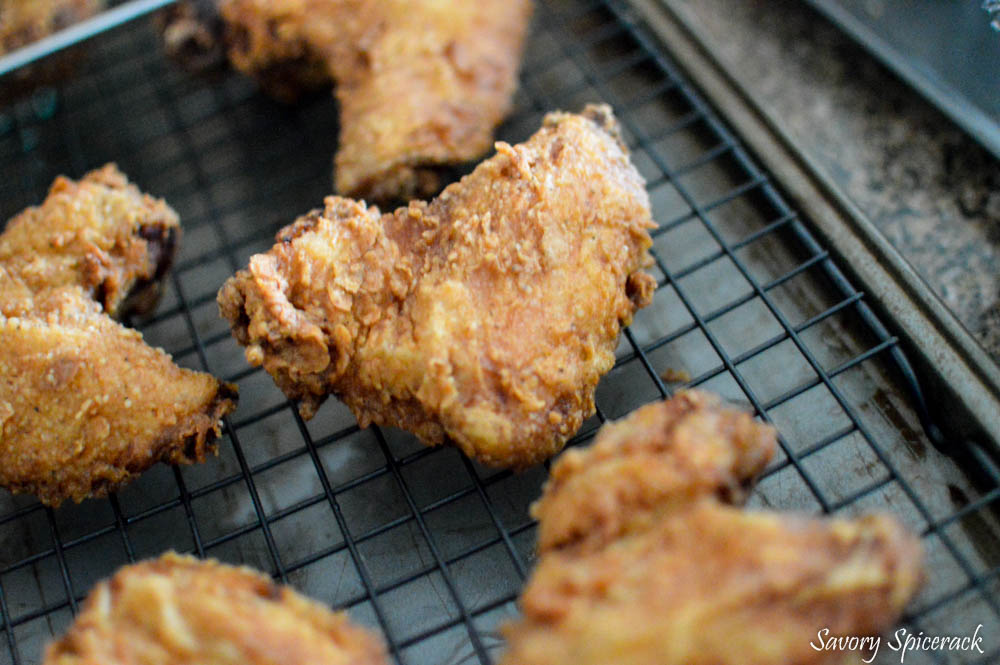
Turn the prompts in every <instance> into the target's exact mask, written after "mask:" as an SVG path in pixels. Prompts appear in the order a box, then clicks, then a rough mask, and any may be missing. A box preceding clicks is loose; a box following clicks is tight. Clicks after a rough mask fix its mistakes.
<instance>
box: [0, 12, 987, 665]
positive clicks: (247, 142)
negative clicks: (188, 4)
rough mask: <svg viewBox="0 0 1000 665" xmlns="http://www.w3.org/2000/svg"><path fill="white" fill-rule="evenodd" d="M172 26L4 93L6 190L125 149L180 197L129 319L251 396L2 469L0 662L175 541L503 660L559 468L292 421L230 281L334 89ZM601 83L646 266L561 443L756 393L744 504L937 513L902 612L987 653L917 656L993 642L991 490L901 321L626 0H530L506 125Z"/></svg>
mask: <svg viewBox="0 0 1000 665" xmlns="http://www.w3.org/2000/svg"><path fill="white" fill-rule="evenodd" d="M157 43H158V37H157V35H156V31H155V29H154V27H153V24H152V22H151V21H150V20H149V19H148V18H140V19H137V20H135V21H132V22H129V23H127V24H125V25H122V26H120V27H117V28H115V29H113V30H109V31H107V32H105V33H102V34H101V35H100V36H99V37H98V38H96V39H94V40H92V41H90V42H88V43H87V45H86V51H87V58H86V60H85V61H84V62H82V63H80V71H79V72H78V73H77V75H76V76H75V77H74V78H72V79H71V80H70V81H68V82H67V83H65V85H63V86H62V87H61V88H60V89H58V90H52V89H49V90H43V91H39V92H36V93H35V94H34V95H33V96H31V97H26V98H20V99H18V100H13V101H11V100H7V101H5V102H3V106H0V154H2V156H3V159H2V160H0V207H2V209H0V213H2V215H3V217H4V218H9V217H10V216H12V215H13V214H15V213H16V212H18V211H19V210H20V209H22V208H23V207H25V206H27V205H30V204H33V203H37V202H39V201H40V200H41V199H42V198H43V197H44V194H45V191H46V188H47V186H48V184H49V183H50V182H51V180H52V179H53V177H54V176H55V175H57V174H59V173H67V174H71V175H74V176H79V175H81V174H82V173H84V172H85V171H87V170H88V169H91V168H94V167H97V166H99V165H101V164H103V163H104V162H106V161H112V160H113V161H117V162H118V163H119V165H120V166H121V167H122V169H123V170H124V171H125V172H126V173H128V174H129V176H130V177H131V178H132V179H133V180H134V181H136V182H137V183H138V184H139V185H140V187H141V188H142V189H144V190H146V191H149V192H151V193H154V194H156V195H158V196H163V197H165V198H166V199H167V200H168V201H169V202H170V203H171V205H173V206H174V207H175V208H176V209H177V210H178V211H179V212H180V213H181V216H182V219H183V225H184V231H185V237H184V240H183V243H182V253H181V256H180V258H179V261H178V263H177V266H176V268H175V270H174V271H173V273H172V275H171V278H170V283H169V287H168V289H167V292H166V294H165V297H164V301H163V302H162V303H161V305H160V307H159V310H158V313H157V314H156V315H155V316H153V317H152V318H149V319H147V320H143V321H135V322H132V323H133V324H135V325H136V326H137V327H138V328H139V329H140V330H141V331H142V332H143V334H144V335H145V337H146V339H147V340H148V341H149V342H150V343H152V344H155V345H159V346H162V347H164V348H165V349H166V350H168V351H169V352H171V353H172V354H173V355H174V358H175V359H176V360H177V361H178V362H179V363H180V364H182V365H186V366H190V367H194V368H197V369H201V370H207V371H210V372H212V373H214V374H216V375H218V376H221V377H225V378H227V379H229V380H232V381H235V382H237V383H239V385H240V393H241V403H240V408H239V410H238V411H237V413H236V414H235V415H234V416H233V417H232V418H231V419H229V420H227V421H226V424H225V425H226V426H225V434H224V437H223V438H222V440H221V441H220V455H219V457H218V458H217V459H213V460H210V461H209V462H208V463H206V464H203V465H199V466H195V467H187V468H169V467H160V468H157V469H155V470H153V471H150V472H149V473H147V474H145V475H144V476H143V477H142V478H141V479H139V480H138V481H137V482H135V483H133V484H132V485H130V486H128V487H127V488H126V489H124V490H123V491H122V492H120V493H119V494H118V495H116V496H112V497H110V498H108V499H103V500H91V501H87V502H85V503H83V504H81V505H79V506H76V505H69V506H64V507H63V508H61V509H59V510H56V511H53V510H50V509H46V508H44V507H42V506H40V505H39V504H38V503H37V502H36V501H35V500H34V499H33V498H31V497H23V496H19V497H12V496H10V495H8V494H6V493H2V492H0V663H18V664H20V663H37V662H39V660H40V654H41V652H42V648H43V646H44V644H45V643H46V642H47V641H48V640H50V639H51V638H52V636H54V635H58V634H60V633H61V632H62V631H63V630H64V629H65V628H66V627H67V625H68V624H69V622H70V621H71V619H72V616H73V614H74V613H75V612H76V611H77V610H78V607H79V604H80V602H81V601H82V599H83V598H84V597H85V595H86V593H87V592H88V590H89V589H90V588H91V587H92V586H93V584H94V583H95V582H96V581H97V580H99V579H101V578H104V577H107V576H109V575H110V574H111V573H112V572H113V571H114V570H115V569H116V568H117V567H119V566H120V565H122V564H125V563H127V562H129V561H134V560H137V559H141V558H145V557H150V556H155V555H157V554H159V553H161V552H163V551H164V550H167V549H177V550H180V551H187V552H193V553H196V554H197V555H199V556H213V557H217V558H220V559H222V560H225V561H229V562H234V563H246V564H249V565H252V566H255V567H257V568H260V569H262V570H265V571H269V572H270V573H271V574H272V575H273V576H274V577H275V578H276V579H277V580H279V581H281V582H287V583H289V584H291V585H293V586H295V587H296V588H298V589H300V590H302V591H304V592H305V593H307V594H309V595H310V596H312V597H314V598H317V599H319V600H321V601H324V602H326V603H328V604H330V605H331V606H334V607H338V608H346V609H347V610H348V611H349V612H350V614H351V616H352V617H353V618H354V619H355V620H357V621H359V622H361V623H364V624H367V625H369V626H370V627H372V628H373V629H375V630H377V631H378V632H380V633H381V634H382V635H383V636H384V638H385V640H386V642H387V644H388V646H389V649H390V651H391V654H392V656H393V658H395V660H396V661H397V662H399V663H405V664H407V665H411V664H418V663H428V664H433V665H454V664H458V663H492V662H495V660H496V658H497V656H498V654H499V653H500V652H501V650H502V641H501V640H500V638H499V636H498V632H497V628H498V626H499V625H500V624H501V623H502V622H503V621H504V620H505V619H508V618H510V617H512V616H514V615H515V614H516V604H515V600H516V597H517V594H518V592H519V590H520V588H521V586H522V584H523V581H524V579H525V576H526V575H527V574H528V573H529V571H530V569H531V566H532V561H533V554H532V548H533V542H534V536H535V525H534V523H533V522H532V521H531V519H530V517H529V516H528V510H527V508H528V505H529V504H530V502H531V501H532V500H533V499H534V498H536V497H537V496H538V494H539V491H540V487H541V484H542V482H543V481H544V479H545V475H546V468H545V467H538V468H535V469H532V470H529V471H527V472H525V473H521V474H512V473H510V472H497V471H495V470H490V469H486V468H483V467H480V466H477V465H476V464H474V463H472V462H469V461H468V460H466V459H464V458H463V457H462V456H461V455H459V454H458V453H457V452H456V451H455V450H452V449H449V448H439V449H427V448H423V447H421V446H420V445H419V443H417V442H416V441H415V439H414V438H413V437H411V436H409V435H407V434H405V433H403V432H399V431H395V430H391V429H380V428H377V427H372V428H369V429H366V430H359V429H358V427H357V425H356V423H355V421H354V419H353V417H352V416H351V415H350V413H349V412H348V411H347V410H346V408H345V407H343V406H342V405H341V404H339V403H338V402H337V401H336V400H330V401H329V402H328V403H327V404H326V405H325V406H324V407H323V408H322V409H321V411H320V413H319V414H318V415H317V417H316V418H315V419H313V420H312V421H309V422H304V421H303V420H302V419H301V418H300V417H299V416H298V414H297V412H296V410H295V408H294V405H293V404H291V403H289V401H288V400H286V399H285V398H284V396H283V395H282V394H281V393H280V392H279V391H278V390H277V389H276V388H275V387H274V384H273V383H272V381H271V380H270V378H269V377H268V376H267V375H266V374H265V373H264V372H263V371H262V370H259V369H252V368H248V367H247V365H246V363H245V361H244V359H243V355H242V350H241V349H240V348H239V347H238V345H237V344H236V343H235V342H234V341H233V340H232V338H231V337H230V334H229V331H228V328H227V326H226V324H225V323H224V322H223V321H222V320H221V319H220V317H219V315H218V312H217V308H216V305H215V293H216V291H217V289H218V288H219V286H220V285H221V284H222V282H223V281H224V280H225V279H226V278H227V277H228V276H229V275H231V274H232V273H233V272H234V271H235V270H237V269H238V268H240V267H242V266H244V265H245V264H246V262H247V259H248V257H249V256H250V255H251V254H252V253H255V252H258V251H263V250H266V249H267V248H268V247H269V246H270V244H271V242H272V241H271V238H272V237H273V234H274V232H275V231H276V230H277V229H278V228H280V227H281V226H282V225H284V224H287V223H289V222H290V221H292V220H293V219H294V218H295V217H296V216H297V215H298V214H301V213H302V212H304V211H306V210H309V209H310V208H312V207H315V206H317V205H319V204H320V202H321V201H322V197H323V196H324V195H325V194H327V193H328V192H329V190H330V173H331V163H330V162H331V155H332V154H333V151H334V148H335V137H336V133H337V116H336V114H337V109H336V105H335V103H334V102H333V100H332V99H331V98H330V96H319V97H317V98H315V99H312V100H310V101H308V102H306V103H304V104H302V105H299V106H295V107H284V106H280V105H277V104H275V103H273V102H271V101H269V100H268V99H266V98H265V97H264V96H262V95H261V94H259V93H258V91H257V90H256V88H255V86H254V84H253V83H252V82H251V81H249V80H247V79H246V78H244V77H242V76H239V75H237V74H234V73H224V74H217V75H215V76H213V77H208V78H198V77H193V76H191V75H189V74H187V73H185V72H184V71H182V70H180V69H178V68H177V67H175V66H174V65H173V64H172V63H170V62H169V61H167V60H166V59H165V58H164V56H163V55H162V52H161V50H160V49H159V48H158V46H157ZM590 101H607V102H609V103H611V104H612V105H613V106H614V107H615V109H616V111H617V113H618V115H619V118H620V120H621V122H622V125H623V129H624V132H625V136H626V138H627V141H628V143H629V145H630V147H631V149H632V151H633V152H632V156H633V160H634V162H635V164H636V165H637V166H638V168H639V169H640V170H641V172H642V173H643V175H644V176H645V177H646V178H647V181H648V188H649V192H650V196H651V198H652V201H653V207H654V215H655V218H656V220H657V221H658V224H659V225H658V228H657V229H656V230H655V231H654V232H653V235H654V237H655V246H654V250H653V254H654V257H655V259H656V265H655V267H654V268H653V271H654V273H655V275H656V277H657V278H658V283H659V288H658V290H657V292H656V295H655V300H654V303H653V305H651V306H650V307H649V308H647V309H645V310H643V311H642V312H640V313H639V314H638V315H637V316H636V320H635V322H634V324H633V325H632V326H631V328H630V329H628V330H626V331H625V333H624V335H623V336H622V340H621V344H620V346H619V348H618V351H617V359H618V362H617V364H616V366H615V368H614V369H613V370H612V371H611V372H610V374H609V375H608V376H607V377H605V379H604V380H603V381H602V383H601V384H600V386H599V388H598V395H597V402H598V412H597V414H596V416H595V417H593V418H591V419H590V420H589V421H588V422H587V423H585V425H584V427H583V428H582V430H581V432H580V433H579V434H578V435H577V436H576V437H575V438H574V440H573V441H572V442H571V445H576V444H580V443H585V442H587V441H588V440H590V439H591V438H592V436H593V434H594V432H595V430H596V429H597V427H599V425H600V423H601V422H603V421H605V420H606V419H613V418H618V417H621V416H622V415H624V414H626V413H628V412H629V411H631V410H633V409H635V408H636V407H638V406H639V405H641V404H643V403H647V402H650V401H653V400H657V399H661V398H663V397H664V396H666V395H668V394H669V393H671V392H672V391H674V390H676V389H677V388H678V387H681V386H697V387H700V388H703V389H707V390H712V391H715V392H717V393H720V394H722V395H723V396H724V397H726V398H728V399H730V400H732V401H734V402H737V403H741V404H744V405H745V406H746V407H747V408H750V409H753V410H754V411H756V413H757V414H759V415H760V416H761V417H763V418H764V419H766V420H769V421H771V422H774V423H775V424H776V425H777V426H778V427H779V428H780V430H781V433H782V436H781V441H780V444H781V445H780V452H779V454H778V456H777V459H776V461H775V462H774V463H773V464H772V465H771V467H770V468H769V469H768V471H767V473H766V475H765V477H764V478H763V480H762V481H761V483H760V485H759V487H758V489H757V491H756V492H755V494H754V498H753V499H752V505H755V506H758V507H759V506H770V507H776V508H781V509H791V510H798V511H804V512H807V513H839V514H845V515H851V514H857V513H860V512H863V511H868V510H872V509H883V510H889V511H892V512H893V513H895V514H896V515H898V516H899V517H900V518H901V519H902V520H904V522H905V523H907V524H908V525H909V526H910V527H911V528H912V529H914V530H915V531H916V532H918V533H921V534H922V535H923V537H924V543H925V546H926V549H927V560H928V570H929V571H930V574H929V579H928V581H927V584H926V586H925V589H924V591H923V592H922V594H921V595H920V597H919V598H918V600H917V601H916V602H915V603H914V604H913V606H912V608H911V613H910V614H909V615H908V616H907V617H906V625H907V626H908V627H909V628H910V629H911V630H914V631H918V630H923V631H925V632H926V633H928V634H971V633H972V632H973V631H974V630H975V628H976V626H977V625H979V624H982V625H983V628H982V630H981V631H980V634H981V635H984V636H985V641H984V643H985V645H986V646H987V647H988V648H987V649H986V654H985V655H982V656H979V655H978V654H976V656H977V658H980V660H978V661H977V660H975V659H970V658H969V655H968V654H947V653H945V654H926V653H916V654H910V655H908V656H907V660H906V662H907V663H910V662H913V663H921V662H934V663H959V662H979V663H983V664H985V663H995V662H997V660H998V655H1000V652H998V650H997V647H998V644H1000V641H998V638H1000V607H998V603H1000V600H998V599H1000V568H998V564H1000V561H998V559H1000V547H998V542H1000V526H998V520H997V515H996V508H997V504H998V499H1000V489H998V488H997V486H996V484H995V483H994V484H992V485H990V484H989V483H986V484H982V483H978V484H977V483H973V482H971V481H970V480H968V479H967V477H966V475H965V474H964V473H963V472H962V470H961V469H960V468H959V467H958V466H956V465H955V464H954V463H953V462H952V461H951V460H950V459H949V458H948V457H947V456H945V455H942V454H941V453H940V452H938V450H937V449H936V448H935V447H933V446H931V445H929V441H928V439H927V437H926V436H925V435H924V433H923V431H922V430H921V427H920V424H919V417H918V414H919V412H920V410H921V409H920V405H921V401H920V399H921V398H920V396H919V392H918V391H917V389H916V384H915V383H914V380H913V375H912V372H910V371H909V369H908V365H907V364H906V363H905V358H904V357H903V355H902V352H901V350H900V349H899V346H898V342H897V340H896V338H895V337H893V336H892V333H891V332H890V329H889V328H887V327H886V326H884V325H883V324H882V323H881V322H880V321H879V320H878V319H877V318H876V317H875V315H874V314H873V313H872V311H871V310H870V309H869V306H868V301H867V299H866V296H865V294H864V293H863V292H862V291H859V290H857V289H855V288H854V286H852V285H851V284H850V283H849V281H848V280H847V279H846V278H845V277H844V275H843V274H842V273H841V272H840V271H839V269H838V267H837V265H836V264H835V262H834V260H833V259H831V257H830V255H829V254H828V252H827V251H826V250H825V249H824V248H823V247H822V246H821V245H820V244H819V243H818V242H817V241H816V240H815V238H814V237H813V236H812V235H811V234H810V232H809V230H808V226H809V224H808V220H806V219H801V218H800V217H799V215H798V214H797V213H796V211H795V209H794V208H792V207H791V206H790V205H789V203H788V202H787V201H786V200H785V199H784V198H783V197H782V195H781V194H780V191H779V186H778V183H775V182H773V181H772V179H771V178H770V177H769V175H768V174H767V173H766V172H763V171H762V170H761V169H760V168H759V167H758V166H757V165H756V164H755V162H754V161H753V159H752V158H751V157H750V156H748V154H747V153H746V151H745V150H744V149H743V147H742V146H741V143H740V140H739V138H738V137H736V136H733V134H732V133H731V132H730V131H729V130H728V129H727V128H726V125H725V123H724V121H723V120H722V119H721V118H719V117H718V116H717V115H716V114H715V113H714V112H713V111H712V110H711V109H710V108H709V107H708V106H707V105H706V103H705V102H704V101H703V99H702V98H701V97H700V96H699V94H698V92H697V91H696V90H694V89H693V88H692V86H691V85H690V84H689V83H688V82H687V81H686V80H685V78H684V77H683V76H682V75H681V74H680V73H679V71H678V69H677V67H676V65H675V63H673V62H672V61H671V60H670V59H669V58H668V57H667V56H666V55H665V53H664V51H663V50H662V48H661V47H660V45H659V44H658V43H657V42H655V41H654V40H653V39H652V38H651V37H650V34H649V33H647V32H646V30H645V28H644V26H643V25H642V23H641V21H640V20H639V19H638V18H637V17H636V16H635V15H633V14H632V13H631V12H630V10H629V7H628V5H627V3H624V2H621V1H619V0H608V1H599V2H594V1H589V2H588V1H582V2H581V1H571V0H547V1H544V2H539V4H538V10H537V12H536V17H535V21H534V28H533V32H532V36H531V38H530V40H529V43H528V47H527V54H526V57H525V63H524V70H523V74H522V85H521V88H520V90H519V92H518V94H517V98H516V108H515V111H514V113H513V114H512V116H511V117H510V119H509V120H508V121H507V122H506V123H505V124H504V125H503V126H502V127H501V129H500V131H499V138H502V139H504V140H507V141H511V142H516V141H520V140H523V139H525V138H527V137H528V136H529V135H530V134H531V133H532V132H533V131H534V130H535V129H536V128H537V127H538V126H539V123H540V121H541V118H542V116H543V115H544V113H545V112H546V111H548V110H552V109H569V110H576V109H579V108H581V107H582V106H583V104H584V103H586V102H590ZM890 328H891V326H890ZM761 629H762V630H764V629H766V628H765V627H763V626H762V627H761ZM893 657H898V654H893Z"/></svg>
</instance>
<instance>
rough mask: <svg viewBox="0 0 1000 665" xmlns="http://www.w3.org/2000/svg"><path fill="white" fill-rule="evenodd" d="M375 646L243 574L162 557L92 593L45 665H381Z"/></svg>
mask: <svg viewBox="0 0 1000 665" xmlns="http://www.w3.org/2000/svg"><path fill="white" fill-rule="evenodd" d="M386 662H387V658H386V655H385V649H384V647H383V646H382V644H381V641H380V640H379V639H378V638H377V637H375V636H374V635H372V634H371V633H369V632H368V631H367V630H365V629H363V628H361V627H358V626H355V625H353V624H352V623H351V622H350V621H349V620H348V618H347V615H346V614H343V613H334V612H331V611H330V610H329V609H327V608H326V607H325V606H323V605H320V604H319V603H317V602H314V601H311V600H309V599H307V598H305V597H303V596H301V595H299V594H297V593H295V592H294V591H292V590H291V589H289V588H287V587H282V586H278V585H276V584H274V583H273V582H272V581H271V580H270V579H269V578H268V577H265V576H264V575H261V574H260V573H258V572H256V571H254V570H251V569H250V568H245V567H239V568H238V567H234V566H228V565H224V564H221V563H219V562H217V561H211V560H209V561H199V560H197V559H194V558H192V557H187V556H178V555H177V554H173V553H168V554H165V555H164V556H162V557H160V558H158V559H155V560H152V561H145V562H142V563H138V564H134V565H131V566H127V567H125V568H122V569H121V570H120V571H118V573H117V574H115V576H114V577H112V578H111V579H110V580H109V581H106V582H101V583H100V584H98V585H97V587H96V588H95V589H94V590H93V591H92V592H91V594H90V597H89V598H88V600H87V602H86V604H85V605H84V607H83V611H82V612H81V613H80V614H79V615H78V616H77V617H76V620H75V621H74V623H73V625H72V626H71V627H70V629H69V631H68V632H67V633H66V635H65V636H64V637H63V638H62V639H60V640H59V641H57V642H55V643H54V644H52V645H50V646H49V647H48V649H47V650H46V654H45V660H44V663H45V665H85V664H86V665H126V664H135V665H168V664H169V665H205V664H206V663H210V664H212V665H230V664H231V665H383V664H384V663H386Z"/></svg>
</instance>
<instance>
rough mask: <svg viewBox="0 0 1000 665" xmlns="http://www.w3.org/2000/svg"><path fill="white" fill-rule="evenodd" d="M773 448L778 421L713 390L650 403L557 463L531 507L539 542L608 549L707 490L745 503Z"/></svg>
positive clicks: (549, 547)
mask: <svg viewBox="0 0 1000 665" xmlns="http://www.w3.org/2000/svg"><path fill="white" fill-rule="evenodd" d="M774 448H775V432H774V429H773V428H772V427H770V426H767V425H763V424H760V423H758V422H756V421H755V420H754V419H753V418H751V417H750V415H749V414H747V413H743V412H742V411H737V410H734V409H727V408H723V407H722V406H721V404H720V401H719V399H718V398H717V397H715V396H714V395H709V394H707V393H701V392H696V391H686V392H681V393H679V394H678V395H677V396H676V397H674V398H673V399H671V400H669V401H667V402H658V403H655V404H648V405H646V406H644V407H642V408H640V409H638V410H637V411H634V412H633V413H631V414H629V416H628V417H626V418H623V419H622V420H620V421H618V422H616V423H612V424H609V425H606V426H605V427H602V428H601V430H600V432H599V433H598V435H597V438H596V439H595V441H594V443H593V444H592V445H590V446H588V447H587V448H583V449H581V448H575V449H573V450H568V451H566V453H565V454H563V455H561V456H560V457H559V459H558V460H556V462H555V464H553V465H552V470H551V472H550V473H549V480H548V481H547V483H546V485H545V488H544V490H543V493H542V498H541V499H539V500H538V501H537V502H536V503H535V504H534V505H533V506H532V509H531V513H532V516H534V517H535V518H536V519H538V520H539V530H538V550H539V552H540V553H542V554H544V553H545V552H547V551H549V550H552V549H557V548H568V547H572V548H574V551H581V550H586V551H592V550H595V549H600V548H601V547H603V546H604V545H606V544H607V543H609V542H612V541H614V540H616V539H618V538H620V537H621V536H622V535H624V534H626V533H629V532H631V531H636V530H641V529H642V528H644V527H645V526H648V525H649V524H650V523H651V522H654V521H656V519H657V518H658V517H659V516H660V515H661V514H662V513H664V512H668V511H673V510H677V508H678V506H682V505H684V504H686V503H690V502H692V501H694V500H696V499H699V498H701V497H703V496H717V497H719V498H720V499H722V500H724V501H726V502H728V503H733V504H742V503H743V502H744V501H745V500H746V498H747V495H748V492H749V489H750V487H751V486H752V484H753V482H754V480H755V479H756V478H757V476H758V475H760V473H761V472H762V471H763V470H764V467H766V466H767V463H768V462H769V461H770V459H771V456H772V455H773V454H774Z"/></svg>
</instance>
